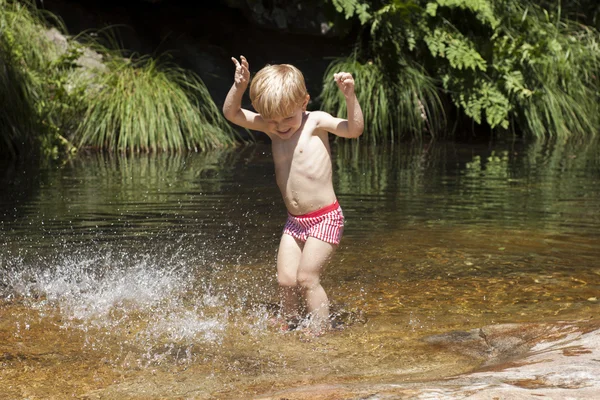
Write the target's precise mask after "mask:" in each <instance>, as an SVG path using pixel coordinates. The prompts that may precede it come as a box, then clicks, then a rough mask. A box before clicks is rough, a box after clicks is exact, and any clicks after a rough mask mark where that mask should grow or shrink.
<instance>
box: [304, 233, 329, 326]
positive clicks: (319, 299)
mask: <svg viewBox="0 0 600 400" xmlns="http://www.w3.org/2000/svg"><path fill="white" fill-rule="evenodd" d="M336 248H337V245H334V244H331V243H327V242H324V241H322V240H319V239H316V238H314V237H309V238H308V240H307V241H306V243H305V244H304V249H303V251H302V257H301V258H300V264H299V266H298V274H297V279H298V284H299V285H300V288H301V290H302V293H303V295H304V298H305V300H306V306H307V308H308V312H309V313H310V315H311V318H312V322H311V323H312V325H313V329H315V330H316V331H321V330H323V329H326V328H328V327H329V299H328V298H327V294H326V293H325V290H324V289H323V287H322V286H321V280H320V276H321V272H322V271H323V268H324V267H325V265H326V264H327V262H328V261H329V259H330V258H331V256H332V255H333V253H334V252H335V250H336Z"/></svg>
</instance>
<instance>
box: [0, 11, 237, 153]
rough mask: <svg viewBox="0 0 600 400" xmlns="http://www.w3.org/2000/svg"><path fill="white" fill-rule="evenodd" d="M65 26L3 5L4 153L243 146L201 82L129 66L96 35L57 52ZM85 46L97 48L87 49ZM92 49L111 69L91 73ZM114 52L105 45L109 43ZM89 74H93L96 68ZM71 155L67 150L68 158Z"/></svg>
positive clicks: (146, 64) (172, 68) (149, 61)
mask: <svg viewBox="0 0 600 400" xmlns="http://www.w3.org/2000/svg"><path fill="white" fill-rule="evenodd" d="M50 27H58V29H59V30H60V31H61V32H65V30H64V28H63V27H62V25H61V23H60V21H59V20H58V18H56V17H55V16H53V15H52V14H50V13H45V12H43V11H41V10H39V9H38V8H37V7H36V5H35V2H33V1H23V2H18V1H8V0H0V34H1V39H2V41H1V42H0V57H2V60H1V61H0V65H1V66H2V70H1V71H0V80H1V81H0V85H1V86H0V88H1V89H2V93H1V94H0V96H3V97H2V98H4V96H6V99H7V101H3V103H2V107H3V109H2V110H1V111H0V123H1V124H2V125H0V128H1V129H0V152H4V153H7V154H9V155H11V156H12V157H15V156H17V155H18V151H17V150H18V149H17V148H18V146H20V145H19V143H25V142H30V141H31V139H33V138H35V139H37V144H36V146H38V147H40V148H41V150H42V153H45V154H53V155H55V156H57V155H58V153H60V152H61V151H64V150H59V148H61V147H65V146H64V145H65V144H67V145H68V146H66V147H67V148H68V149H72V148H73V146H72V145H71V143H74V144H75V145H76V146H84V147H92V148H95V149H97V150H109V151H128V152H149V151H185V150H195V151H199V150H206V149H210V148H218V147H225V146H231V145H233V144H234V143H235V142H236V137H235V133H234V131H233V129H232V127H231V126H230V125H229V124H228V123H227V121H226V120H225V119H224V118H223V116H222V114H221V112H220V110H219V109H218V108H217V106H216V105H215V104H214V102H213V100H212V98H211V96H210V94H209V92H208V90H207V89H206V87H205V85H204V83H203V82H202V81H201V79H200V78H199V77H198V76H197V75H196V74H194V73H193V72H190V71H186V70H184V69H182V68H179V67H177V66H176V65H174V64H172V63H168V62H167V61H166V60H165V59H164V58H151V57H144V56H142V57H135V58H134V57H129V58H124V57H123V55H122V54H123V51H122V50H120V49H107V48H106V47H105V46H103V45H101V44H100V41H99V40H97V41H96V42H94V41H90V40H89V39H90V38H91V37H92V35H85V36H83V35H82V36H81V37H79V38H78V39H82V40H81V42H79V41H75V40H73V39H70V38H68V37H67V42H66V43H64V42H63V43H57V42H56V41H55V40H52V39H51V38H50V37H49V35H48V29H49V28H50ZM84 37H85V38H86V39H87V41H84V40H83V39H84ZM81 43H85V44H86V45H87V46H88V47H89V48H92V49H93V50H96V51H97V52H98V53H100V54H101V55H102V57H103V59H102V62H103V65H104V67H106V68H104V67H103V68H96V70H90V69H87V68H83V67H82V64H81V63H80V62H79V61H80V56H81V55H82V54H83V53H84V52H85V51H86V49H85V48H84V47H83V46H82V45H81ZM103 43H104V42H103ZM88 68H89V67H88ZM65 150H66V149H65Z"/></svg>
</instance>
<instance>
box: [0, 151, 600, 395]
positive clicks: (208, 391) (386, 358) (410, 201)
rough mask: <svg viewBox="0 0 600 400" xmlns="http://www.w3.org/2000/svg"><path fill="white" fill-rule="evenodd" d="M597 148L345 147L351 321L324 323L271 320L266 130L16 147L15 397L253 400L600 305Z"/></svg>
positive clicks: (1, 328) (9, 276)
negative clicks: (66, 151)
mask: <svg viewBox="0 0 600 400" xmlns="http://www.w3.org/2000/svg"><path fill="white" fill-rule="evenodd" d="M599 150H600V147H599V146H598V145H597V144H595V145H594V144H573V143H571V144H568V145H566V146H562V145H560V146H559V145H556V144H552V143H550V144H540V143H534V144H528V145H523V144H495V145H452V144H429V145H427V144H423V145H417V146H415V145H411V146H409V145H403V146H401V147H399V148H369V147H367V146H362V147H360V148H358V149H356V148H353V147H351V146H350V147H349V146H341V145H335V146H333V156H334V179H335V186H336V191H337V194H338V197H339V200H340V203H341V205H342V207H343V209H344V213H345V215H346V218H347V224H346V230H345V234H344V238H343V240H342V243H341V245H340V248H339V250H338V252H337V253H336V255H335V256H334V259H333V260H332V261H331V263H330V264H329V266H328V268H327V270H326V271H325V274H324V276H323V285H324V287H325V288H326V290H327V292H328V294H329V296H330V299H331V301H332V305H333V307H332V310H333V312H334V313H335V318H336V320H337V321H338V322H340V323H342V324H343V328H344V329H342V330H339V331H335V332H331V333H329V334H326V335H324V336H322V337H318V338H310V337H307V336H306V335H305V334H303V333H301V332H292V333H282V332H281V331H280V330H279V329H278V328H277V326H275V325H273V324H272V322H271V320H272V319H273V317H274V316H275V315H276V314H277V306H276V304H277V291H276V280H275V256H276V249H277V244H278V240H279V236H280V233H281V230H282V226H283V223H284V222H285V218H286V214H285V209H284V207H283V203H282V200H281V198H280V194H279V192H278V191H277V188H276V186H275V180H274V175H273V166H272V161H271V158H270V149H269V147H268V146H266V145H255V146H250V147H246V148H240V149H235V150H233V151H223V152H210V153H206V154H194V155H189V156H167V155H152V156H136V157H129V158H127V157H119V156H112V157H111V156H99V155H87V156H85V155H84V156H81V157H79V158H78V159H77V160H75V161H72V162H70V163H67V164H66V165H61V166H50V167H45V168H35V169H32V170H28V171H26V172H23V169H25V168H24V167H23V166H11V165H3V166H2V170H1V171H2V175H0V245H1V246H2V247H1V248H2V252H1V253H0V387H1V390H0V392H1V394H0V398H66V397H70V396H75V397H84V398H197V399H205V398H206V399H213V398H248V397H252V396H254V395H255V394H260V393H266V392H272V391H276V390H278V389H282V388H290V387H294V386H301V385H305V384H315V383H351V382H399V381H418V380H419V381H420V380H427V379H433V378H437V377H443V376H448V375H451V374H456V373H459V372H462V371H468V370H470V369H472V368H474V367H475V366H476V361H474V360H472V359H468V358H466V357H465V358H461V357H460V356H458V355H456V354H451V353H449V352H444V351H441V350H440V349H439V348H432V347H431V346H429V345H427V344H426V343H425V342H423V341H422V340H421V339H422V338H423V337H425V336H427V335H431V334H435V333H440V332H446V331H450V330H454V329H470V328H474V327H479V326H482V325H488V324H495V323H503V322H532V321H536V322H552V321H559V320H561V321H562V320H581V319H589V318H592V317H596V316H597V315H598V311H599V308H598V307H599V305H598V304H599V303H598V298H600V293H599V289H600V263H599V261H598V260H599V256H600V246H599V245H600V240H599V238H600V160H599V154H600V153H599ZM3 396H4V397H3Z"/></svg>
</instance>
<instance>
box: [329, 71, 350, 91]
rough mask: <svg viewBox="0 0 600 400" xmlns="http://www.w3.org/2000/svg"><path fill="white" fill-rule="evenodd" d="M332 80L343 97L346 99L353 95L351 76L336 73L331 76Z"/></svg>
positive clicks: (344, 73) (346, 73)
mask: <svg viewBox="0 0 600 400" xmlns="http://www.w3.org/2000/svg"><path fill="white" fill-rule="evenodd" d="M333 79H334V80H335V83H337V85H338V87H339V88H340V90H341V91H342V93H344V96H346V97H348V96H350V95H352V94H354V78H353V77H352V75H351V74H349V73H348V72H338V73H337V74H333Z"/></svg>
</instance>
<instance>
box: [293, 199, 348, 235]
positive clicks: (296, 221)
mask: <svg viewBox="0 0 600 400" xmlns="http://www.w3.org/2000/svg"><path fill="white" fill-rule="evenodd" d="M343 231H344V214H343V213H342V208H341V207H340V204H339V203H338V201H337V200H336V201H335V203H333V204H331V205H329V206H326V207H323V208H321V209H320V210H317V211H313V212H310V213H308V214H303V215H292V214H290V213H289V212H288V219H287V222H286V223H285V228H283V233H287V234H288V235H290V236H292V237H295V238H296V239H298V240H301V241H303V242H306V239H308V237H309V236H311V237H314V238H317V239H319V240H322V241H324V242H327V243H331V244H339V243H340V239H341V238H342V232H343Z"/></svg>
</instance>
